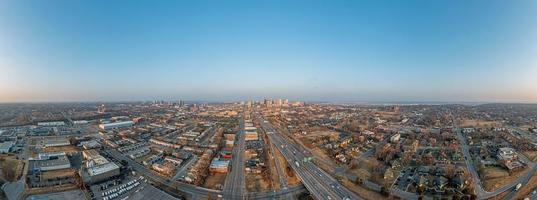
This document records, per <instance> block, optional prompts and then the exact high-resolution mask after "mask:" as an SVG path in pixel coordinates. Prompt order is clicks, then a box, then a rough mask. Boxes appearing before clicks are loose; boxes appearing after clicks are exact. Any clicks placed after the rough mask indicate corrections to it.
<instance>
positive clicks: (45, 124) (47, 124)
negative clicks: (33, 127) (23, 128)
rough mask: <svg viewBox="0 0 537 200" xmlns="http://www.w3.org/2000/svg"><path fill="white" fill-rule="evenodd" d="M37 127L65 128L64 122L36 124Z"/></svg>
mask: <svg viewBox="0 0 537 200" xmlns="http://www.w3.org/2000/svg"><path fill="white" fill-rule="evenodd" d="M37 125H38V126H65V125H66V124H65V122H63V121H57V122H38V123H37Z"/></svg>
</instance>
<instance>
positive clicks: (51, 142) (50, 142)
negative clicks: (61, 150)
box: [45, 137, 71, 147]
mask: <svg viewBox="0 0 537 200" xmlns="http://www.w3.org/2000/svg"><path fill="white" fill-rule="evenodd" d="M68 145H71V142H69V140H68V139H67V138H64V137H60V138H47V139H45V147H61V146H68Z"/></svg>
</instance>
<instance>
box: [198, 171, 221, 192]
mask: <svg viewBox="0 0 537 200" xmlns="http://www.w3.org/2000/svg"><path fill="white" fill-rule="evenodd" d="M226 176H227V174H222V173H214V174H211V175H210V176H207V178H205V183H204V184H203V187H205V188H209V189H215V190H221V189H222V187H223V186H224V181H226Z"/></svg>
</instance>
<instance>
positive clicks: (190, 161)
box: [170, 155, 198, 181]
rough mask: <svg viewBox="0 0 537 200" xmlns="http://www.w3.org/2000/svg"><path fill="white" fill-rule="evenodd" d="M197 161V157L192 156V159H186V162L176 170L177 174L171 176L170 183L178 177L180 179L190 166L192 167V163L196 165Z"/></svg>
mask: <svg viewBox="0 0 537 200" xmlns="http://www.w3.org/2000/svg"><path fill="white" fill-rule="evenodd" d="M197 160H198V156H196V155H192V158H190V159H188V161H187V162H186V163H185V164H184V165H182V166H181V167H179V169H178V170H177V173H175V176H173V177H172V178H171V179H170V180H171V181H176V180H177V179H178V178H179V177H181V175H183V174H184V173H185V172H186V170H187V169H188V168H189V167H190V166H192V165H193V164H194V163H196V161H197Z"/></svg>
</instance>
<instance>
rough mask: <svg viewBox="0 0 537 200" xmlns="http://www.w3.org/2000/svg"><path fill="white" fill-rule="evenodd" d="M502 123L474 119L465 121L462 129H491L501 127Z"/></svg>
mask: <svg viewBox="0 0 537 200" xmlns="http://www.w3.org/2000/svg"><path fill="white" fill-rule="evenodd" d="M500 124H501V123H500V122H497V121H484V120H473V119H466V120H463V121H462V123H461V125H460V126H462V127H480V128H482V127H491V126H497V125H500Z"/></svg>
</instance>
